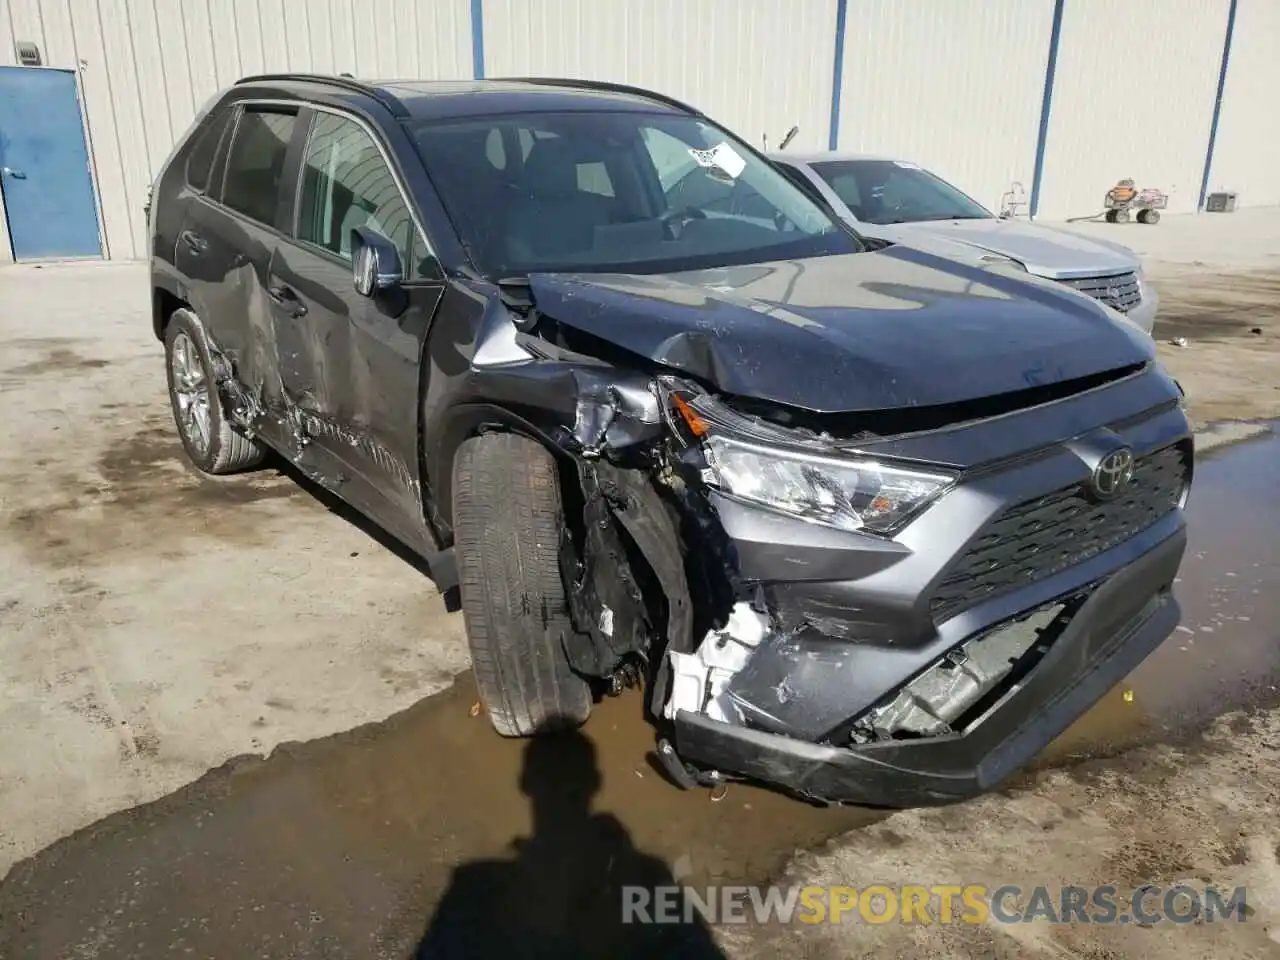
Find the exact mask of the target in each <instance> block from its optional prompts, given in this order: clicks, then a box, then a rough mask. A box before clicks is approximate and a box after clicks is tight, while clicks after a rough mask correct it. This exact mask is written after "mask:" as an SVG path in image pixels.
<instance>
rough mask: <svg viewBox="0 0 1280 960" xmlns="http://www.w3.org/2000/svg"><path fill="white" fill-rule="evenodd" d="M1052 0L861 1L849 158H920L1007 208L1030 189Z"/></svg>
mask: <svg viewBox="0 0 1280 960" xmlns="http://www.w3.org/2000/svg"><path fill="white" fill-rule="evenodd" d="M1052 25H1053V0H916V2H915V3H901V2H899V0H856V2H854V3H852V4H850V6H849V13H848V19H847V21H846V24H845V48H844V71H843V74H844V83H843V89H842V92H841V100H840V140H839V147H840V149H841V150H856V151H858V152H860V153H887V154H890V155H892V156H895V157H901V158H904V159H909V160H914V161H915V162H916V163H919V164H921V165H922V166H925V167H927V168H929V169H931V170H933V171H935V172H936V173H938V174H939V175H940V176H943V177H945V178H946V179H948V180H951V181H952V182H953V183H955V184H956V186H958V187H960V189H962V190H964V191H965V192H966V193H968V194H970V195H971V196H972V197H973V198H974V199H975V200H978V201H979V202H981V203H983V204H985V205H987V206H988V207H991V208H993V209H996V210H998V209H999V204H1000V199H1001V196H1002V195H1003V194H1004V192H1005V191H1007V190H1009V188H1010V185H1011V183H1012V182H1013V181H1019V182H1020V183H1021V184H1022V186H1023V189H1024V190H1025V191H1026V192H1027V193H1029V192H1030V190H1031V177H1032V173H1033V170H1034V167H1035V154H1036V133H1037V130H1038V127H1039V123H1040V102H1041V94H1042V91H1043V88H1044V75H1045V58H1046V56H1047V55H1048V52H1049V37H1050V32H1051V28H1052Z"/></svg>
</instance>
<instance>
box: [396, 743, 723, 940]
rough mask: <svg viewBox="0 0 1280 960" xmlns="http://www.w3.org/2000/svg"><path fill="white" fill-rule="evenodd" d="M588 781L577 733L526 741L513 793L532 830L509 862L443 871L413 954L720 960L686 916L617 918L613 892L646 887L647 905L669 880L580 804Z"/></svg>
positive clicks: (587, 801) (591, 751)
mask: <svg viewBox="0 0 1280 960" xmlns="http://www.w3.org/2000/svg"><path fill="white" fill-rule="evenodd" d="M600 782H601V777H600V771H599V768H598V766H597V764H596V755H595V747H594V745H593V744H592V743H591V741H590V740H588V739H587V738H586V737H585V736H584V735H583V734H582V733H580V732H578V731H576V730H575V731H572V732H568V733H557V734H547V735H542V736H538V737H535V738H534V739H532V740H530V741H529V744H528V746H527V747H526V749H525V754H524V765H523V770H522V773H521V778H520V789H521V791H522V792H523V793H524V794H525V796H527V797H528V798H529V802H530V804H531V806H532V813H533V831H532V835H531V836H528V837H518V838H515V839H514V840H513V841H512V847H513V855H512V856H511V857H510V858H502V859H492V860H480V861H475V862H472V863H466V864H462V865H461V866H459V867H457V868H456V869H455V870H454V873H453V876H452V878H451V880H450V883H449V886H448V888H447V889H446V891H445V894H444V896H443V897H442V898H441V900H440V902H439V904H438V905H437V908H436V912H435V915H434V916H433V917H432V919H431V922H430V924H429V926H428V928H427V930H426V932H425V934H424V935H423V937H422V940H421V942H420V943H419V945H418V949H417V952H416V954H415V956H416V957H417V958H418V960H454V958H476V960H486V958H489V957H501V958H505V960H516V958H543V957H546V958H553V957H554V958H556V960H578V958H584V960H585V958H588V957H608V958H611V960H612V958H624V957H663V958H672V960H686V958H687V960H725V955H724V954H723V952H722V951H721V950H720V949H719V948H718V947H717V946H716V944H715V941H714V939H713V938H712V936H711V931H710V929H709V928H708V927H707V925H706V923H705V922H704V921H703V919H702V918H701V917H699V916H697V915H696V914H695V915H694V916H693V917H692V920H691V921H690V922H683V921H684V917H681V918H680V920H681V922H679V923H662V924H650V923H640V922H627V918H626V917H624V912H625V911H624V903H625V902H626V901H624V896H626V895H627V894H625V893H624V888H627V887H632V888H638V889H639V888H642V889H643V890H644V891H647V893H646V894H644V895H643V896H645V897H647V898H648V899H646V900H644V901H640V902H643V903H645V904H647V905H648V907H649V909H650V910H652V905H653V901H652V896H653V891H654V890H655V888H658V887H663V886H673V885H675V883H676V881H675V878H674V877H673V875H672V873H671V871H670V870H669V869H668V867H667V865H666V864H665V863H664V862H663V861H662V860H661V859H659V858H657V857H653V856H649V855H648V854H645V853H642V852H641V851H639V850H637V849H636V847H635V845H634V844H633V842H632V839H631V836H630V834H629V833H628V832H627V830H626V828H625V827H624V826H623V825H622V823H621V822H619V821H618V820H617V818H615V817H614V816H612V815H611V814H607V813H595V812H592V810H591V803H592V799H593V797H594V796H595V794H596V793H597V792H598V791H599V789H600ZM629 896H631V897H632V900H631V901H630V902H632V903H635V902H637V900H636V899H635V898H636V896H637V894H636V893H634V892H633V893H631V894H629Z"/></svg>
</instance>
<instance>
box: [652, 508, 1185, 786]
mask: <svg viewBox="0 0 1280 960" xmlns="http://www.w3.org/2000/svg"><path fill="white" fill-rule="evenodd" d="M1185 547H1186V532H1185V526H1184V525H1183V524H1182V522H1181V518H1180V517H1179V518H1178V523H1177V528H1176V530H1175V531H1174V532H1173V533H1172V534H1170V535H1168V536H1166V537H1165V538H1164V539H1163V540H1161V541H1159V542H1158V543H1156V544H1155V545H1154V546H1153V547H1151V549H1149V550H1148V551H1147V552H1146V553H1144V554H1142V555H1141V556H1140V557H1138V558H1137V559H1135V560H1133V561H1132V562H1131V563H1129V564H1128V565H1127V566H1124V567H1122V568H1121V569H1119V570H1118V571H1116V572H1115V573H1114V574H1113V575H1111V576H1110V577H1109V578H1108V579H1106V580H1105V581H1103V582H1102V583H1101V584H1099V585H1098V586H1097V587H1096V588H1095V589H1094V590H1093V592H1092V594H1091V595H1090V596H1089V597H1088V599H1087V600H1085V601H1084V603H1083V604H1082V606H1081V607H1080V608H1079V610H1078V611H1077V612H1076V613H1075V615H1074V617H1073V618H1072V620H1071V622H1070V623H1069V624H1068V625H1067V626H1066V627H1065V629H1064V630H1063V631H1062V633H1061V634H1060V635H1058V637H1057V638H1056V639H1055V640H1054V642H1053V644H1052V646H1051V647H1050V649H1049V651H1048V652H1047V653H1046V654H1045V655H1044V657H1043V659H1042V660H1041V661H1040V662H1039V663H1038V664H1037V665H1036V666H1035V667H1034V668H1033V669H1032V671H1031V672H1030V673H1029V674H1027V676H1026V677H1024V678H1023V680H1022V681H1021V683H1020V684H1019V685H1017V686H1015V687H1014V689H1013V690H1011V691H1010V692H1007V693H1006V694H1005V695H1004V697H1003V698H1002V699H1001V700H1000V701H999V702H998V703H997V704H996V705H995V706H994V707H992V708H991V709H990V710H989V711H988V712H987V713H986V714H985V715H984V716H983V717H981V718H980V719H979V720H978V721H976V722H975V723H974V724H972V725H970V726H969V727H968V729H967V730H966V731H965V732H964V733H963V734H958V735H949V736H942V737H934V738H927V739H918V740H893V741H883V742H875V743H870V744H864V745H858V746H849V747H840V746H831V745H827V744H820V743H813V742H810V741H806V740H801V739H796V738H793V737H789V736H785V735H781V734H777V733H769V732H765V731H763V730H759V729H753V728H748V727H745V726H737V725H732V724H728V723H722V722H719V721H716V720H712V719H710V718H708V717H706V716H703V715H701V714H695V713H690V712H688V711H680V712H679V713H678V714H677V715H676V718H675V740H676V743H675V746H676V750H677V752H678V753H679V754H680V755H681V756H682V757H684V758H686V759H688V760H691V761H694V762H696V763H698V764H700V765H704V766H707V767H711V768H714V769H717V770H720V771H723V772H725V773H728V774H737V775H741V776H744V777H748V778H753V779H759V780H763V781H766V782H769V783H772V784H775V785H778V786H781V787H783V788H785V789H788V790H790V791H793V792H795V793H797V794H800V795H803V796H808V797H813V798H818V799H821V800H826V801H835V802H844V803H861V804H871V805H877V806H917V805H929V804H938V803H946V802H951V801H955V800H961V799H964V798H966V797H970V796H973V795H975V794H978V793H981V792H983V791H986V790H989V789H991V788H992V787H994V786H995V785H997V784H998V783H1000V782H1001V781H1002V780H1004V779H1005V778H1006V777H1008V776H1009V775H1010V774H1011V773H1013V772H1015V771H1016V770H1017V769H1019V768H1020V767H1022V766H1023V765H1024V764H1026V763H1027V762H1028V761H1029V760H1030V759H1031V758H1032V757H1034V756H1035V755H1036V754H1037V753H1038V752H1039V751H1040V750H1041V749H1042V748H1043V747H1044V746H1045V745H1046V744H1048V743H1049V742H1050V741H1051V740H1053V739H1054V738H1055V737H1056V736H1058V734H1060V733H1061V732H1062V731H1063V730H1065V729H1066V728H1067V727H1068V726H1069V725H1070V724H1071V723H1072V722H1073V721H1074V720H1075V719H1076V718H1077V717H1079V716H1080V715H1081V714H1082V713H1084V712H1085V711H1086V710H1088V709H1089V707H1091V706H1092V705H1093V704H1094V703H1095V702H1096V701H1097V700H1098V699H1099V698H1101V697H1102V696H1103V695H1104V694H1105V693H1106V692H1107V691H1108V690H1109V689H1111V688H1112V687H1113V686H1115V685H1116V684H1117V683H1118V682H1119V681H1120V680H1122V679H1123V678H1124V677H1125V675H1126V674H1128V673H1129V672H1130V671H1132V670H1133V669H1134V668H1135V667H1136V666H1137V665H1138V664H1139V663H1140V662H1141V661H1142V660H1143V659H1144V658H1145V657H1146V656H1147V655H1148V654H1150V653H1151V652H1152V651H1153V650H1154V649H1155V648H1156V647H1157V646H1159V645H1160V643H1161V642H1162V641H1164V640H1165V639H1166V638H1167V637H1168V636H1169V634H1170V633H1172V632H1173V630H1174V628H1175V627H1176V626H1177V623H1178V619H1179V616H1180V611H1179V608H1178V604H1177V602H1176V600H1175V599H1174V597H1173V593H1172V584H1173V580H1174V577H1175V576H1176V574H1177V571H1178V567H1179V565H1180V563H1181V561H1182V555H1183V552H1184V550H1185ZM798 693H799V695H800V696H803V690H800V691H798Z"/></svg>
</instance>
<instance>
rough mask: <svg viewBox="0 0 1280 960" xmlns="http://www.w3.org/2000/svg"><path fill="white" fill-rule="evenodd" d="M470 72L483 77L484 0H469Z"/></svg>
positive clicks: (478, 77) (479, 78)
mask: <svg viewBox="0 0 1280 960" xmlns="http://www.w3.org/2000/svg"><path fill="white" fill-rule="evenodd" d="M471 72H472V73H473V74H475V78H476V79H477V80H483V79H484V0H471Z"/></svg>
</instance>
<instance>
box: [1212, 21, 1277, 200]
mask: <svg viewBox="0 0 1280 960" xmlns="http://www.w3.org/2000/svg"><path fill="white" fill-rule="evenodd" d="M1238 2H1239V5H1238V7H1237V9H1236V21H1235V29H1234V30H1233V31H1232V37H1231V57H1230V59H1229V60H1228V62H1227V76H1226V85H1225V86H1224V88H1223V95H1222V117H1221V119H1220V120H1219V121H1218V136H1217V139H1216V140H1215V142H1214V150H1213V164H1212V166H1211V167H1210V170H1209V181H1208V186H1209V190H1211V191H1215V190H1226V191H1233V192H1235V191H1238V192H1239V198H1238V201H1239V203H1241V204H1248V205H1251V206H1275V205H1280V108H1277V106H1276V94H1277V92H1280V2H1277V0H1238Z"/></svg>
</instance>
